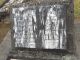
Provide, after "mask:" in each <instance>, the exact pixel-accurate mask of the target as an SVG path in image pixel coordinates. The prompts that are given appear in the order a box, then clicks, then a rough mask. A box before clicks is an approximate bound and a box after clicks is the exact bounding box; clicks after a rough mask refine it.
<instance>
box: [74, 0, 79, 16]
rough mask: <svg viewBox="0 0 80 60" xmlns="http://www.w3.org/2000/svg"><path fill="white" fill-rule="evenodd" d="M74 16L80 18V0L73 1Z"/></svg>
mask: <svg viewBox="0 0 80 60" xmlns="http://www.w3.org/2000/svg"><path fill="white" fill-rule="evenodd" d="M74 16H75V17H80V0H74Z"/></svg>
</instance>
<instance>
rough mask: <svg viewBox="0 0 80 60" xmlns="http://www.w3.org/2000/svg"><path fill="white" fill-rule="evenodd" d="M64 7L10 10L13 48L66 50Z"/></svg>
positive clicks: (30, 7) (51, 6)
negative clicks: (13, 40)
mask: <svg viewBox="0 0 80 60" xmlns="http://www.w3.org/2000/svg"><path fill="white" fill-rule="evenodd" d="M66 12H67V10H66V5H60V4H54V5H40V6H24V7H14V8H12V20H13V22H14V24H13V30H14V32H13V34H14V35H13V38H14V39H15V47H24V48H43V49H66V41H67V39H66V14H67V13H66Z"/></svg>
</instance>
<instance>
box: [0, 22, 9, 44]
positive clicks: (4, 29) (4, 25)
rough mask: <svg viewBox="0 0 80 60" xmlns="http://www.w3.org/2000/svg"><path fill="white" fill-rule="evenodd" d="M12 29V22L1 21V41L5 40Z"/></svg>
mask: <svg viewBox="0 0 80 60" xmlns="http://www.w3.org/2000/svg"><path fill="white" fill-rule="evenodd" d="M9 30H10V23H5V22H4V23H3V22H0V43H1V42H2V41H3V39H4V37H5V35H6V34H7V32H8V31H9Z"/></svg>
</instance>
